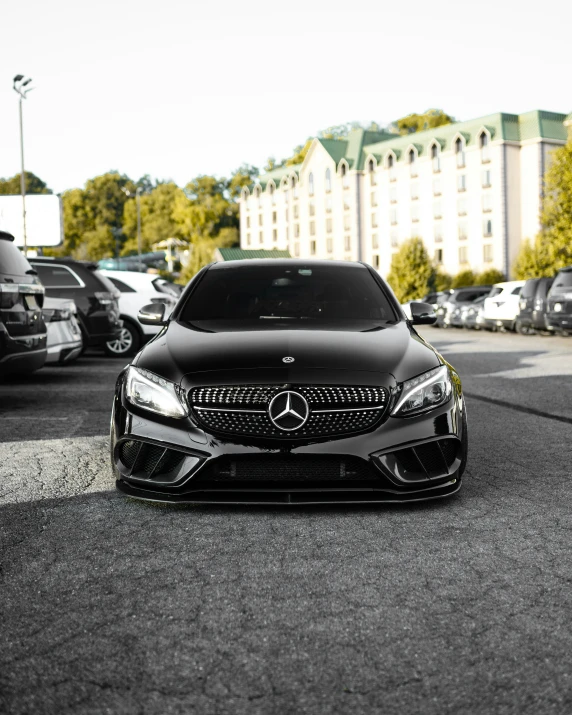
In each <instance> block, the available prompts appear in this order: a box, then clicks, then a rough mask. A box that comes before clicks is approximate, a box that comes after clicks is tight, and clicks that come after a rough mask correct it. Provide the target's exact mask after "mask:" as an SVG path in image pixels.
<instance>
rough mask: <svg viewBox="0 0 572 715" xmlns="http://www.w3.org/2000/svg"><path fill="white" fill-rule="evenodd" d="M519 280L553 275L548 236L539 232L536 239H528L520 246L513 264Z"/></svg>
mask: <svg viewBox="0 0 572 715" xmlns="http://www.w3.org/2000/svg"><path fill="white" fill-rule="evenodd" d="M513 273H514V275H515V278H517V279H518V280H527V279H528V278H544V277H550V276H553V275H554V273H555V270H554V268H553V267H552V257H551V255H550V249H549V245H548V241H547V240H546V236H544V235H543V234H542V233H539V234H538V235H537V236H536V238H535V239H534V241H530V240H528V239H527V240H526V241H524V243H523V244H522V246H521V247H520V251H519V253H518V255H517V257H516V260H515V262H514V266H513Z"/></svg>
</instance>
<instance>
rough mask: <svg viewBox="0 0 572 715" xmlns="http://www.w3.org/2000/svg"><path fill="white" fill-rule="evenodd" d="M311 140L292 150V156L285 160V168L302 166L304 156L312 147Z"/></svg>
mask: <svg viewBox="0 0 572 715" xmlns="http://www.w3.org/2000/svg"><path fill="white" fill-rule="evenodd" d="M312 141H313V140H312V139H308V140H307V141H306V143H305V144H300V145H299V146H297V147H296V148H295V149H294V154H293V156H291V157H290V158H289V159H286V162H285V164H286V166H296V165H297V164H302V163H303V161H304V159H305V158H306V154H307V153H308V151H309V150H310V147H311V146H312Z"/></svg>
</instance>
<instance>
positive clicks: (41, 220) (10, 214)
mask: <svg viewBox="0 0 572 715" xmlns="http://www.w3.org/2000/svg"><path fill="white" fill-rule="evenodd" d="M0 231H8V233H11V234H12V235H13V236H14V238H15V239H16V240H15V243H16V245H17V246H23V245H24V224H23V219H22V197H21V196H0ZM26 238H27V244H28V248H35V247H40V246H59V245H60V243H61V242H62V240H63V222H62V206H61V200H60V197H59V196H55V195H53V194H30V195H29V196H26Z"/></svg>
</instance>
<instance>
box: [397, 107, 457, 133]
mask: <svg viewBox="0 0 572 715" xmlns="http://www.w3.org/2000/svg"><path fill="white" fill-rule="evenodd" d="M454 121H455V120H454V119H453V117H451V116H450V115H449V114H446V113H445V112H444V111H443V110H442V109H428V110H427V111H426V112H423V114H408V115H407V116H406V117H402V118H401V119H396V120H395V121H394V122H392V123H391V124H390V127H389V128H390V131H394V132H395V133H397V134H402V135H405V134H415V132H422V131H424V130H425V129H434V128H435V127H442V126H444V125H445V124H452V123H453V122H454Z"/></svg>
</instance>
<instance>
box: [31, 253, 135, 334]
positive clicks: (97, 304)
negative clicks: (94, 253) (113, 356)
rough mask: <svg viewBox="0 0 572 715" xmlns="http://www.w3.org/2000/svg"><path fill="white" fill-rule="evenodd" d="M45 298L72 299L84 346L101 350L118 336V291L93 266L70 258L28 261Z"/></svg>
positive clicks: (119, 328)
mask: <svg viewBox="0 0 572 715" xmlns="http://www.w3.org/2000/svg"><path fill="white" fill-rule="evenodd" d="M30 263H31V264H32V266H33V268H34V269H35V270H36V271H37V272H38V275H39V277H40V280H41V281H42V283H43V285H44V287H45V289H46V295H49V296H52V297H54V298H72V299H73V300H74V301H75V304H76V306H77V313H78V316H77V317H78V321H79V324H80V328H81V332H82V336H83V344H84V347H101V348H103V347H104V346H105V343H107V342H109V341H110V340H113V339H115V338H117V337H118V336H119V332H120V330H121V326H122V325H123V323H122V321H121V320H120V318H119V306H118V303H117V300H118V298H119V291H118V290H117V289H116V288H115V286H114V285H113V283H111V282H110V281H109V280H108V279H107V278H106V277H105V276H103V275H101V273H99V272H98V271H97V264H96V263H88V262H87V261H74V260H73V259H71V258H31V259H30Z"/></svg>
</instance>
